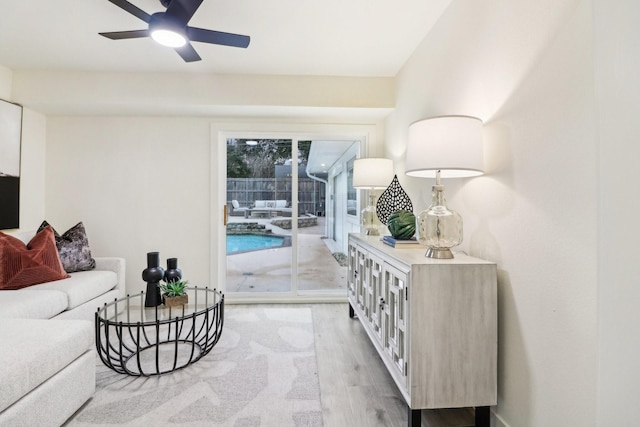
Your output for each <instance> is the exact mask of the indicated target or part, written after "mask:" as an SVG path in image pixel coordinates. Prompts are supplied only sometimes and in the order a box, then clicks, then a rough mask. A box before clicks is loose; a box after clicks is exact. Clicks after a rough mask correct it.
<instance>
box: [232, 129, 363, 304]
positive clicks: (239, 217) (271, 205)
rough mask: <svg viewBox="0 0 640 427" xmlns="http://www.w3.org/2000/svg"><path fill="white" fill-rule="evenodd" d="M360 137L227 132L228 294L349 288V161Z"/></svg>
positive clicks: (352, 219) (352, 227) (354, 221)
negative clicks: (351, 138) (323, 137)
mask: <svg viewBox="0 0 640 427" xmlns="http://www.w3.org/2000/svg"><path fill="white" fill-rule="evenodd" d="M359 146H360V141H344V140H340V141H338V140H335V141H333V140H323V141H315V140H313V139H310V138H309V139H307V138H302V137H301V138H296V137H293V138H276V137H273V136H268V135H267V136H263V137H260V136H254V135H253V134H252V135H242V134H238V135H234V136H233V137H228V138H226V180H225V188H226V205H227V209H226V215H227V216H226V233H225V239H226V254H225V257H226V259H225V263H224V265H225V267H226V277H225V293H226V295H228V296H230V297H232V298H233V297H238V298H241V299H246V298H249V299H265V298H266V299H274V298H276V299H277V298H285V299H291V298H298V297H306V298H309V297H311V298H313V297H314V296H316V297H319V298H322V297H327V296H332V295H333V296H334V297H340V296H343V294H344V295H346V271H347V270H346V248H343V247H342V246H343V245H342V244H343V242H346V235H347V233H348V232H350V231H358V227H359V223H358V218H357V215H355V212H356V210H355V209H352V211H348V210H347V206H351V205H353V204H354V203H356V200H350V201H348V200H347V198H348V197H349V195H353V194H355V191H354V190H353V189H352V188H348V186H349V183H350V180H349V179H348V174H349V164H351V165H352V164H353V159H354V158H355V157H356V155H357V154H358V150H359Z"/></svg>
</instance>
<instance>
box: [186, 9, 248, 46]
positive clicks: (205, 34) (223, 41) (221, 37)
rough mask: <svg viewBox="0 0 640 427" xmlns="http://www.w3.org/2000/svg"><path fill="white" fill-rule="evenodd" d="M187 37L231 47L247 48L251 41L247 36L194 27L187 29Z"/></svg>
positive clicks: (195, 40)
mask: <svg viewBox="0 0 640 427" xmlns="http://www.w3.org/2000/svg"><path fill="white" fill-rule="evenodd" d="M174 1H175V0H174ZM187 35H188V36H189V40H191V41H193V42H202V43H213V44H220V45H224V46H233V47H247V46H249V42H250V41H251V37H249V36H243V35H240V34H232V33H223V32H222V31H213V30H205V29H204V28H195V27H187Z"/></svg>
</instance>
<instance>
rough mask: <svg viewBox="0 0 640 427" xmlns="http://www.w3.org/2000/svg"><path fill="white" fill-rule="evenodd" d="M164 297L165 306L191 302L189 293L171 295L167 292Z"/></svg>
mask: <svg viewBox="0 0 640 427" xmlns="http://www.w3.org/2000/svg"><path fill="white" fill-rule="evenodd" d="M162 298H163V299H164V306H165V307H176V306H180V305H185V304H187V303H188V302H189V295H187V294H184V295H180V296H179V297H170V296H168V295H167V294H164V295H163V296H162Z"/></svg>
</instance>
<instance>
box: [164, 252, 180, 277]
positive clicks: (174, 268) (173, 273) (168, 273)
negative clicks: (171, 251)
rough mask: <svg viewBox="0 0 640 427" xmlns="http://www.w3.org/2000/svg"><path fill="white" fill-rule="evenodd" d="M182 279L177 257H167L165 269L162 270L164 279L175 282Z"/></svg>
mask: <svg viewBox="0 0 640 427" xmlns="http://www.w3.org/2000/svg"><path fill="white" fill-rule="evenodd" d="M180 279H182V270H180V269H179V268H178V258H167V269H166V270H165V272H164V281H165V282H167V283H169V282H176V281H178V280H180Z"/></svg>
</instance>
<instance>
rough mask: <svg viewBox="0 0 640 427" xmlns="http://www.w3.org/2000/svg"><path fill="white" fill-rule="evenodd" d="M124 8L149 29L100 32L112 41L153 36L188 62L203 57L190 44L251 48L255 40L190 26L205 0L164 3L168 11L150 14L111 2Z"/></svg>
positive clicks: (118, 0)
mask: <svg viewBox="0 0 640 427" xmlns="http://www.w3.org/2000/svg"><path fill="white" fill-rule="evenodd" d="M109 1H110V2H111V3H113V4H115V5H116V6H118V7H119V8H121V9H124V10H125V11H127V12H129V13H130V14H132V15H133V16H135V17H137V18H139V19H141V20H143V21H144V22H146V23H147V24H148V26H149V27H148V29H146V30H132V31H115V32H109V33H100V35H101V36H104V37H107V38H109V39H111V40H123V39H136V38H140V37H151V38H152V39H154V40H155V41H157V42H158V43H160V44H162V45H165V46H169V47H173V48H174V49H175V50H176V52H178V55H180V56H181V57H182V59H184V60H185V62H193V61H200V59H201V58H200V55H198V52H196V50H195V49H194V48H193V46H192V45H191V43H190V42H202V43H212V44H219V45H224V46H233V47H243V48H245V47H247V46H249V41H250V40H251V38H250V37H249V36H243V35H240V34H232V33H223V32H220V31H213V30H206V29H203V28H196V27H190V26H188V25H187V24H188V23H189V20H190V19H191V17H192V16H193V15H194V14H195V13H196V10H197V9H198V7H199V6H200V4H201V3H202V1H203V0H160V3H162V5H163V6H164V7H166V8H167V10H166V12H157V13H154V14H152V15H149V14H148V13H147V12H145V11H143V10H142V9H140V8H138V7H137V6H134V5H133V4H131V3H129V2H128V1H127V0H109Z"/></svg>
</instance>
